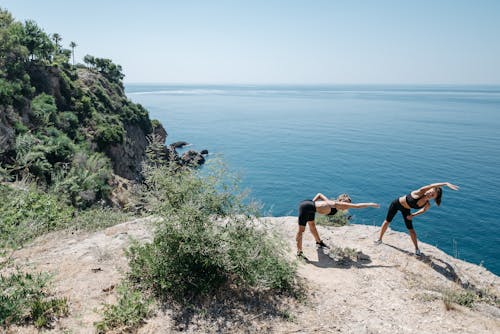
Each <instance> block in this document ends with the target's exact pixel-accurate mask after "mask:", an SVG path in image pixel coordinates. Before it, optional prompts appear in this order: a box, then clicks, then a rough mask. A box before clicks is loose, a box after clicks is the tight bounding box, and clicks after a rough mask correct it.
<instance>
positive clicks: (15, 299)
mask: <svg viewBox="0 0 500 334" xmlns="http://www.w3.org/2000/svg"><path fill="white" fill-rule="evenodd" d="M48 280H49V276H48V275H47V274H43V273H39V274H30V273H23V272H21V271H20V270H19V269H17V270H16V272H14V273H12V274H10V275H8V276H4V275H0V326H2V327H4V328H6V327H9V326H10V325H12V324H24V323H33V324H34V325H35V327H37V328H41V327H49V326H50V325H51V323H52V321H53V320H54V318H55V317H61V316H66V315H68V311H69V308H68V301H67V300H66V299H65V298H63V299H57V298H49V295H48V293H47V291H46V290H47V283H48Z"/></svg>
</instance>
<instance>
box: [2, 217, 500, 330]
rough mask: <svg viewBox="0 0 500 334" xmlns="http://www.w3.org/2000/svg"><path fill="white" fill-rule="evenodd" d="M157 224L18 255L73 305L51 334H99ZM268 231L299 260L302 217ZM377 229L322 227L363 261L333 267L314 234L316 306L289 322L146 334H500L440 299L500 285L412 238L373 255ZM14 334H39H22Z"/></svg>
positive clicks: (47, 244)
mask: <svg viewBox="0 0 500 334" xmlns="http://www.w3.org/2000/svg"><path fill="white" fill-rule="evenodd" d="M151 220H152V219H151V218H145V219H138V220H134V221H131V222H126V223H123V224H119V225H116V226H113V227H110V228H108V229H106V230H103V231H99V232H95V233H84V234H70V233H67V232H58V233H52V234H49V235H46V236H44V237H41V238H39V239H37V240H35V241H34V242H33V243H32V244H30V245H28V246H27V247H25V248H23V249H22V250H19V251H17V252H16V253H14V254H13V257H14V259H15V261H16V263H17V264H19V265H22V266H26V267H28V268H30V269H31V270H40V271H49V272H51V273H53V274H54V279H53V282H54V284H53V289H54V291H55V294H56V296H57V297H67V298H68V299H69V303H70V316H69V317H67V318H63V319H60V320H59V321H58V323H57V324H56V326H55V328H54V329H53V330H52V331H51V332H54V333H56V332H57V333H94V332H95V329H94V327H93V323H94V322H95V321H98V320H100V315H99V313H98V310H99V309H100V308H101V307H102V304H103V303H112V302H113V301H114V300H115V299H116V297H115V287H116V285H117V284H118V283H119V282H120V279H121V278H122V277H123V273H124V272H126V270H127V260H126V258H125V256H124V251H123V250H124V248H126V247H127V245H128V244H129V242H130V240H131V238H135V239H138V240H140V241H147V240H150V238H151V231H152V228H151V226H150V223H151ZM265 226H267V228H270V229H272V230H275V231H278V232H279V233H280V234H281V235H282V236H283V238H284V239H286V240H288V241H289V244H290V251H289V254H290V257H291V258H294V257H295V233H296V229H297V224H296V217H279V218H266V219H265ZM378 229H379V228H378V227H373V226H365V225H350V226H345V227H337V228H331V227H322V226H319V227H318V230H319V233H320V235H321V237H322V238H323V240H324V241H325V242H326V243H327V244H328V245H331V246H334V247H335V246H337V247H340V248H345V247H348V248H351V249H355V250H356V251H357V254H358V256H357V257H354V258H353V259H352V260H350V261H339V260H338V259H337V260H334V259H332V257H331V256H329V254H328V251H323V250H319V249H316V247H315V245H314V239H313V238H312V236H311V234H310V233H309V232H308V231H306V233H305V235H304V253H305V255H306V256H307V257H308V261H307V262H306V261H301V262H300V264H299V275H300V276H301V277H302V278H303V279H304V280H305V282H306V287H307V289H308V291H307V295H308V298H307V300H306V301H305V302H293V301H290V304H289V305H288V306H289V310H288V311H287V312H288V313H287V314H288V317H287V318H288V319H284V318H283V317H279V316H274V315H270V313H269V312H262V313H257V314H255V312H254V313H252V314H245V312H244V311H242V310H239V311H238V310H225V311H224V310H223V311H220V310H219V311H217V312H220V317H218V318H214V317H212V318H211V319H210V320H207V319H202V318H201V317H196V316H195V317H192V318H190V320H189V322H181V323H179V322H178V321H177V322H176V321H175V319H174V318H175V315H174V314H173V313H172V311H171V310H170V311H169V310H165V311H158V312H157V313H156V315H155V316H153V317H152V318H151V319H148V321H147V323H146V324H145V325H144V326H143V327H141V328H140V329H139V333H171V332H187V333H206V332H217V333H226V332H234V333H260V332H268V333H474V334H479V333H500V308H498V307H497V306H493V305H491V303H490V304H487V303H477V304H476V305H475V306H474V307H473V308H467V307H463V306H459V305H453V308H454V309H452V310H447V309H446V307H445V304H444V302H443V298H442V294H443V292H444V291H446V290H449V291H460V290H461V289H462V287H464V286H466V287H468V288H469V289H474V290H476V291H479V290H481V291H485V292H487V293H488V294H489V295H491V296H497V297H499V296H500V278H499V277H498V276H496V275H494V274H492V273H491V272H489V271H487V270H486V269H484V268H483V267H480V266H477V265H473V264H470V263H467V262H464V261H461V260H458V259H455V258H453V257H451V256H449V255H447V254H445V253H444V252H442V251H440V250H439V249H437V248H435V247H433V246H430V245H426V244H421V250H422V251H423V253H424V254H425V255H424V256H423V257H421V258H418V257H416V256H414V255H413V253H412V252H411V250H412V245H411V242H410V240H409V237H408V235H407V234H405V233H400V232H394V231H391V230H390V229H389V230H388V232H387V233H386V236H385V239H384V244H382V245H375V244H374V243H373V240H374V239H375V238H376V236H377V233H378ZM238 312H239V313H238ZM210 321H211V322H212V323H210ZM10 332H12V333H36V332H37V331H36V329H34V328H32V327H21V328H19V327H18V328H12V329H11V330H10Z"/></svg>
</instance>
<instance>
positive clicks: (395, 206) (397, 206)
mask: <svg viewBox="0 0 500 334" xmlns="http://www.w3.org/2000/svg"><path fill="white" fill-rule="evenodd" d="M398 211H401V214H402V215H403V220H404V221H405V225H406V228H407V229H409V230H413V223H412V221H411V219H408V218H406V217H407V216H409V215H410V214H411V210H410V209H407V208H405V207H404V206H402V205H401V203H399V198H396V199H395V200H394V201H392V203H391V205H390V206H389V211H387V216H386V217H385V220H387V221H388V222H389V223H390V222H391V221H392V219H393V218H394V216H395V215H396V213H397V212H398Z"/></svg>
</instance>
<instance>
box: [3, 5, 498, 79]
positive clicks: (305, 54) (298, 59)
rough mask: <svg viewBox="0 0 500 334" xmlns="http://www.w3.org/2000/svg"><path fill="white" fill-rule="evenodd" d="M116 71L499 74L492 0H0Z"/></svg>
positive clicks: (192, 75) (155, 74)
mask: <svg viewBox="0 0 500 334" xmlns="http://www.w3.org/2000/svg"><path fill="white" fill-rule="evenodd" d="M0 7H2V8H4V9H7V10H9V11H10V12H11V13H12V14H13V15H14V17H15V18H16V19H17V20H19V21H25V20H27V19H33V20H35V21H36V22H37V23H38V25H39V26H40V27H42V28H43V29H44V30H45V31H46V32H47V33H56V32H57V33H59V34H60V35H61V36H62V37H63V44H64V45H65V46H66V47H67V46H68V44H69V42H70V41H75V42H76V43H77V44H78V47H77V48H76V58H77V59H79V60H81V59H82V58H83V56H84V55H86V54H91V55H93V56H96V57H101V58H110V59H112V60H113V61H114V62H115V63H118V64H120V65H122V67H123V70H124V73H125V75H126V77H125V82H162V83H264V84H273V83H290V84H316V83H333V84H352V83H368V84H370V83H383V84H398V83H402V84H500V1H499V0H491V1H487V0H467V1H465V0H418V1H404V0H393V1H389V0H380V1H375V0H373V1H372V0H315V1H312V0H301V1H298V0H282V1H276V0H247V1H238V0H232V1H230V0H227V1H226V0H217V1H216V0H213V1H208V0H198V1H195V0H178V1H169V0H165V1H161V0H157V1H153V0H135V1H130V0H121V1H109V0H100V1H96V0H86V1H80V0H69V1H68V0H66V1H62V0H46V1H41V0H0Z"/></svg>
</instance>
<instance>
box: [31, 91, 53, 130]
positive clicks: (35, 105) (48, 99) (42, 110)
mask: <svg viewBox="0 0 500 334" xmlns="http://www.w3.org/2000/svg"><path fill="white" fill-rule="evenodd" d="M31 110H32V112H33V116H34V121H35V123H36V124H37V125H38V126H41V127H45V126H49V125H53V124H54V123H55V120H56V115H57V106H56V102H55V99H54V97H53V96H52V95H47V94H45V93H42V94H40V95H38V96H36V97H35V98H34V99H33V100H32V101H31Z"/></svg>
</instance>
